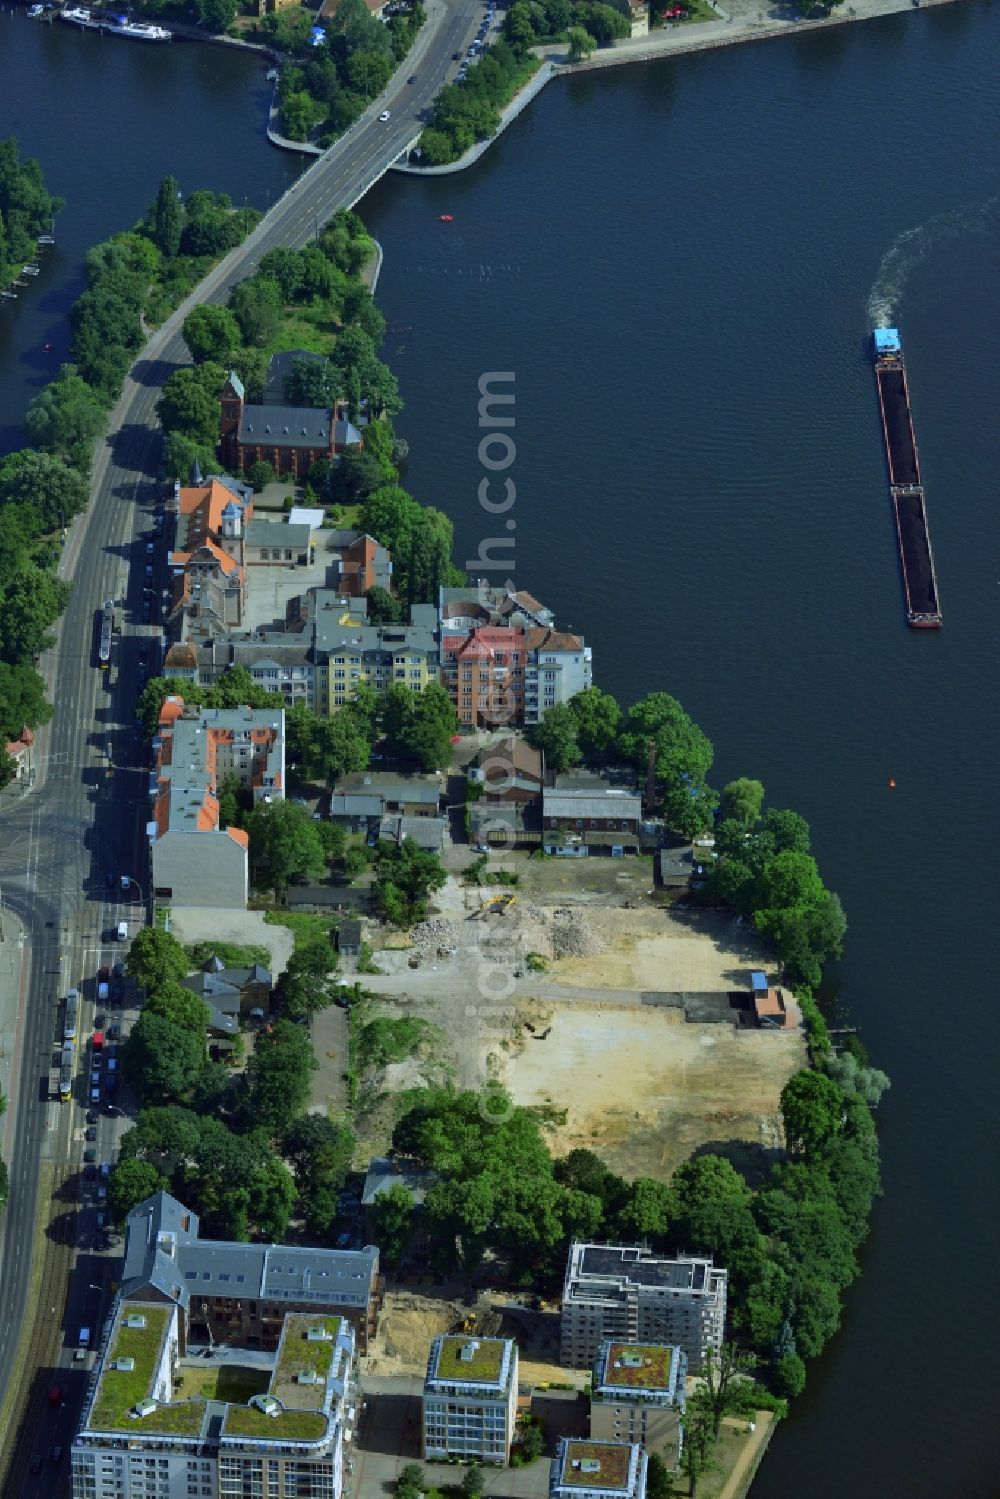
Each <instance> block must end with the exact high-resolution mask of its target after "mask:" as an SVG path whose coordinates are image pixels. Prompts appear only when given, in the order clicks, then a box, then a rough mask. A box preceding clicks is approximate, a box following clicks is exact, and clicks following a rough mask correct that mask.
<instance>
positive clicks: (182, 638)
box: [164, 528, 440, 716]
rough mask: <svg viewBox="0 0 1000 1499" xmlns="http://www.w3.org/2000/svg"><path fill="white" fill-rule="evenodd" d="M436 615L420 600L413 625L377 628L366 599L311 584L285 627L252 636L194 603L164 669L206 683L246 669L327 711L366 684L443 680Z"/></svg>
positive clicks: (415, 687)
mask: <svg viewBox="0 0 1000 1499" xmlns="http://www.w3.org/2000/svg"><path fill="white" fill-rule="evenodd" d="M275 529H277V528H275ZM250 586H251V587H252V586H253V584H252V582H251V585H250ZM436 619H437V616H436V612H435V610H434V608H433V607H432V606H431V605H430V604H414V605H413V607H412V608H411V610H410V623H409V624H408V625H372V624H369V622H368V617H367V611H366V605H365V600H364V599H363V598H351V597H348V596H344V595H341V594H340V593H337V592H335V591H334V590H332V589H327V588H310V589H308V590H307V591H306V592H305V593H304V594H303V595H302V596H301V597H297V598H296V599H295V600H294V601H293V603H292V604H291V605H290V607H289V610H288V615H287V618H286V619H285V621H284V624H283V626H282V627H281V628H265V627H261V628H258V629H255V630H253V631H252V632H249V633H246V634H239V633H236V632H234V631H232V630H229V629H226V628H225V627H223V626H222V625H221V624H220V621H219V619H218V618H217V617H215V616H214V615H210V614H208V613H207V612H206V611H205V610H203V609H198V608H189V609H186V610H185V611H184V613H183V615H182V616H181V617H179V619H178V623H177V628H176V630H175V632H174V643H172V644H171V645H170V646H169V647H168V650H167V654H166V658H165V661H164V670H165V672H167V673H168V674H169V675H170V676H174V677H180V678H181V679H182V680H190V681H193V682H199V683H206V684H207V683H211V682H213V681H215V680H216V678H217V677H220V676H221V675H222V673H223V672H225V671H227V670H228V669H229V668H230V667H233V666H242V667H244V668H245V669H246V670H247V671H248V672H249V673H250V676H251V677H252V678H253V681H254V683H255V685H257V686H259V687H263V688H266V689H267V691H269V692H280V693H281V694H282V695H283V697H284V699H285V702H286V704H287V706H288V707H294V706H295V705H296V704H297V703H302V704H304V705H305V706H306V707H308V708H311V709H312V710H313V711H314V712H316V713H319V714H322V715H324V716H327V715H329V714H331V713H336V712H337V710H338V709H339V708H342V707H343V706H344V704H345V703H348V702H350V700H351V698H352V697H353V696H354V693H355V692H356V690H357V688H358V685H359V683H366V684H368V685H371V686H373V687H375V688H376V689H378V690H379V691H383V690H384V689H385V688H387V687H391V686H392V685H393V684H400V683H401V684H402V685H403V686H405V687H408V688H410V690H411V691H413V692H420V691H422V690H423V688H425V687H426V686H427V684H428V683H429V682H433V681H436V680H437V676H438V668H439V660H440V653H439V649H438V639H437V624H436Z"/></svg>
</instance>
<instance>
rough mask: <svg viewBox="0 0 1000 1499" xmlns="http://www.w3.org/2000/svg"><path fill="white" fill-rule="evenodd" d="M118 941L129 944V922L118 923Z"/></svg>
mask: <svg viewBox="0 0 1000 1499" xmlns="http://www.w3.org/2000/svg"><path fill="white" fill-rule="evenodd" d="M118 941H119V942H127V941H128V922H127V921H119V923H118Z"/></svg>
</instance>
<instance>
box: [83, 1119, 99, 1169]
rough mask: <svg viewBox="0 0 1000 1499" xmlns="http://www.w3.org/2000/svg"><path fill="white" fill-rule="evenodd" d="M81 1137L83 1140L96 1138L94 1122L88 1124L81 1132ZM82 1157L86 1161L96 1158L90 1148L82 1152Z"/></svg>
mask: <svg viewBox="0 0 1000 1499" xmlns="http://www.w3.org/2000/svg"><path fill="white" fill-rule="evenodd" d="M83 1138H84V1139H85V1140H96V1139H97V1125H96V1124H88V1125H87V1128H86V1129H85V1130H84V1132H83ZM83 1159H84V1160H85V1161H87V1160H90V1161H94V1160H96V1159H97V1157H96V1156H95V1154H94V1152H93V1151H92V1150H85V1151H84V1153H83Z"/></svg>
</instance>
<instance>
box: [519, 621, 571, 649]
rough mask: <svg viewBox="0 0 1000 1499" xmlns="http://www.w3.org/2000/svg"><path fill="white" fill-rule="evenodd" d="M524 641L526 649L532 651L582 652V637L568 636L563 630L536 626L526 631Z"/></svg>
mask: <svg viewBox="0 0 1000 1499" xmlns="http://www.w3.org/2000/svg"><path fill="white" fill-rule="evenodd" d="M524 639H525V644H526V645H527V647H528V649H529V650H532V651H540V650H550V651H582V650H583V636H582V635H568V634H567V633H566V632H565V630H549V629H547V628H546V629H543V628H541V627H537V626H536V628H535V629H533V630H528V631H527V633H526V634H525V637H524Z"/></svg>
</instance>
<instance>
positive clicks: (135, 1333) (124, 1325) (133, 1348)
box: [88, 1301, 204, 1432]
mask: <svg viewBox="0 0 1000 1499" xmlns="http://www.w3.org/2000/svg"><path fill="white" fill-rule="evenodd" d="M175 1316H176V1312H175V1309H174V1308H173V1307H172V1306H156V1305H153V1304H152V1303H150V1302H145V1301H123V1302H122V1304H121V1306H120V1307H119V1309H118V1315H117V1317H116V1320H115V1326H114V1328H113V1330H112V1334H111V1338H110V1340H109V1342H108V1351H107V1355H106V1357H105V1359H104V1365H103V1369H102V1373H101V1378H100V1383H99V1384H98V1387H97V1391H96V1393H95V1396H94V1403H93V1406H92V1407H91V1411H90V1420H89V1422H88V1425H89V1426H90V1427H91V1428H92V1429H94V1430H98V1431H128V1430H129V1429H130V1428H133V1427H139V1426H141V1425H142V1424H143V1421H146V1422H148V1421H149V1420H150V1417H149V1416H147V1417H145V1418H138V1419H137V1418H136V1417H134V1416H132V1415H130V1414H129V1413H130V1412H131V1411H133V1410H134V1409H135V1408H136V1407H137V1406H138V1405H140V1404H141V1403H142V1402H143V1401H145V1400H148V1399H149V1398H150V1395H151V1393H152V1390H153V1382H154V1376H155V1374H156V1371H157V1369H158V1368H159V1366H160V1362H161V1359H162V1356H163V1348H164V1344H165V1342H166V1338H167V1334H168V1330H169V1327H170V1325H171V1323H172V1322H173V1319H174V1317H175ZM130 1324H131V1325H130ZM119 1365H123V1366H124V1367H119ZM188 1409H189V1410H190V1408H188ZM203 1412H204V1407H202V1408H201V1410H200V1412H199V1414H198V1419H197V1423H193V1422H192V1430H193V1431H194V1432H197V1431H198V1430H199V1429H200V1426H201V1415H202V1414H203ZM192 1416H193V1411H191V1413H190V1414H187V1413H186V1419H187V1420H191V1419H192ZM171 1429H172V1428H171Z"/></svg>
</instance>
